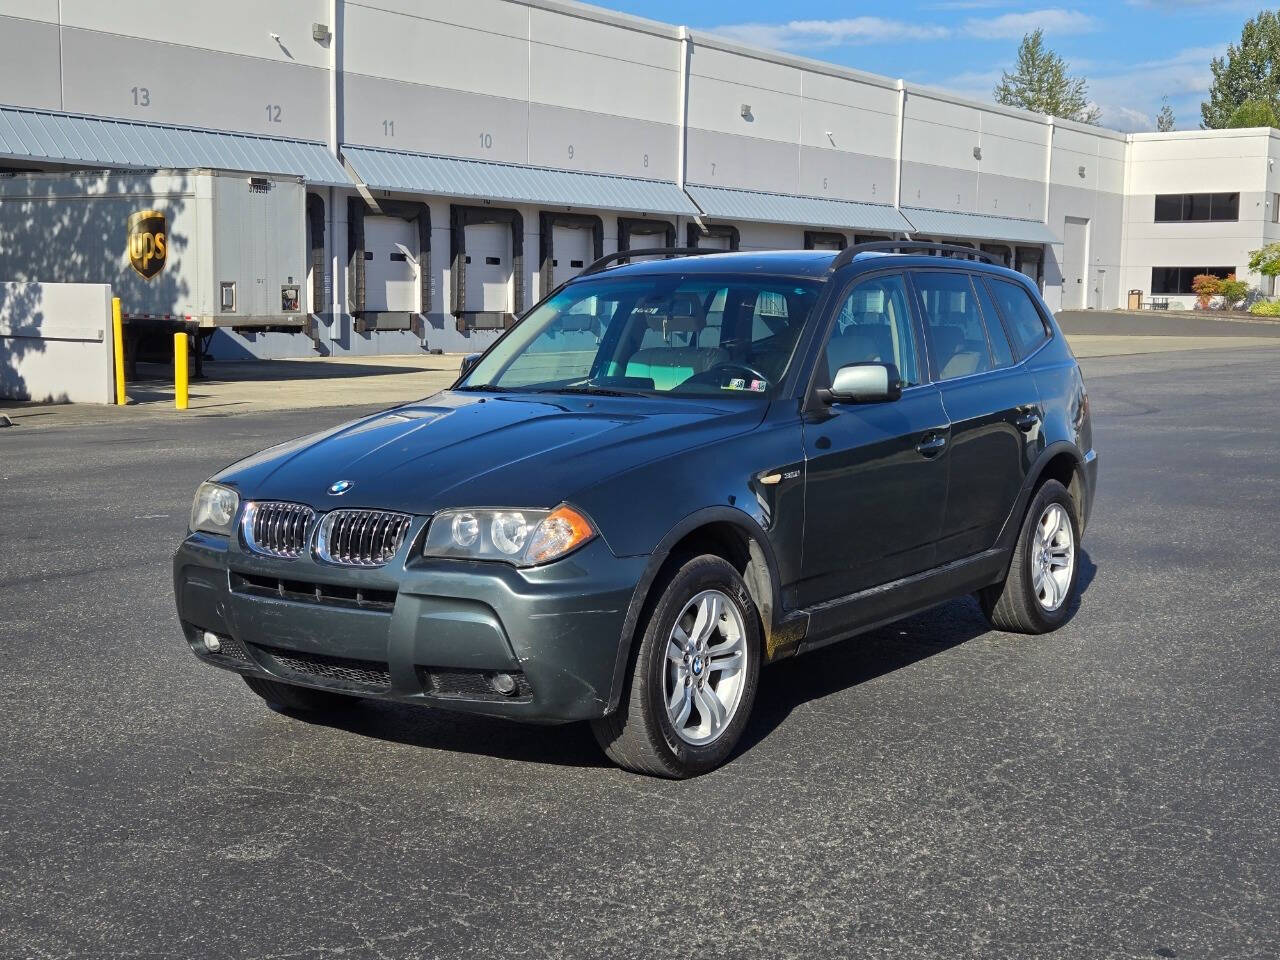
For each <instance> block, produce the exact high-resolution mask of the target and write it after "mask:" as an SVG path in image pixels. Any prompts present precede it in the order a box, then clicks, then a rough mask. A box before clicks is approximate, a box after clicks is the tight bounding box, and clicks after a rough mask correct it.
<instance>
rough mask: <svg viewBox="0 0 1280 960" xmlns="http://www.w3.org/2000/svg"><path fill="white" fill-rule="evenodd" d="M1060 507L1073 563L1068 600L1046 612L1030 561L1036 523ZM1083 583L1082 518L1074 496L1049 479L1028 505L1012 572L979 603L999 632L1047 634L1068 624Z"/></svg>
mask: <svg viewBox="0 0 1280 960" xmlns="http://www.w3.org/2000/svg"><path fill="white" fill-rule="evenodd" d="M1055 503H1056V504H1058V505H1060V506H1061V507H1062V508H1063V509H1064V510H1065V511H1066V514H1067V518H1068V519H1069V520H1070V523H1071V537H1072V545H1073V550H1074V563H1073V565H1072V570H1071V578H1070V581H1069V583H1068V585H1067V588H1066V597H1065V599H1063V600H1062V602H1061V603H1060V604H1059V605H1058V606H1057V608H1056V609H1053V610H1049V609H1046V608H1045V606H1044V604H1042V603H1041V602H1040V600H1039V598H1038V597H1037V594H1036V589H1035V586H1034V584H1033V580H1032V572H1031V559H1032V557H1033V555H1034V554H1033V551H1034V550H1035V537H1036V524H1037V523H1038V522H1039V520H1040V517H1041V516H1042V515H1043V514H1044V511H1045V510H1046V509H1047V508H1048V507H1049V505H1050V504H1055ZM1079 580H1080V518H1079V516H1077V514H1076V504H1075V501H1074V500H1073V499H1072V498H1071V494H1070V493H1068V492H1067V488H1066V487H1064V486H1063V485H1062V484H1061V483H1059V482H1058V481H1057V480H1046V481H1045V483H1044V485H1043V486H1041V487H1040V489H1039V490H1038V491H1036V495H1035V496H1034V497H1032V498H1031V503H1030V504H1029V505H1028V506H1027V513H1026V516H1025V517H1023V519H1022V529H1020V530H1019V531H1018V542H1017V544H1016V546H1015V547H1014V550H1013V559H1012V561H1011V562H1010V564H1009V572H1008V573H1007V574H1006V575H1005V578H1004V580H1003V581H1002V582H1001V583H997V584H993V585H992V586H990V587H984V588H983V589H982V590H980V591H978V603H979V604H980V605H981V607H982V612H983V613H985V614H986V615H987V619H988V620H990V621H991V625H992V626H993V627H995V628H996V629H997V630H1007V631H1009V632H1011V633H1033V634H1034V633H1048V632H1049V631H1050V630H1056V629H1058V627H1060V626H1062V625H1063V624H1064V623H1066V621H1067V619H1068V617H1070V615H1071V609H1072V607H1073V605H1074V601H1075V596H1076V588H1077V586H1078V584H1079Z"/></svg>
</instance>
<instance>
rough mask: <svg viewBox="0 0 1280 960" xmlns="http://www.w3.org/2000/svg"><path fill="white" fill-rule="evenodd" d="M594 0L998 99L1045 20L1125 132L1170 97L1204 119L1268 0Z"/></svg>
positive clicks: (1139, 126) (1185, 116) (1182, 112)
mask: <svg viewBox="0 0 1280 960" xmlns="http://www.w3.org/2000/svg"><path fill="white" fill-rule="evenodd" d="M595 2H596V3H598V4H599V5H600V6H605V7H609V8H611V9H614V10H622V11H625V12H627V13H632V14H637V15H639V16H644V17H650V18H652V19H654V20H662V21H665V22H667V23H677V24H680V23H682V24H685V25H687V26H689V27H693V28H701V29H704V30H712V31H715V32H717V33H721V34H725V35H727V36H731V37H734V38H736V39H738V40H740V41H743V42H745V43H750V44H752V45H754V46H763V47H771V48H774V49H779V50H785V51H788V52H790V53H796V54H800V55H802V56H809V57H815V58H817V59H820V60H828V61H833V62H835V63H840V64H844V65H846V66H850V67H855V68H857V69H860V70H868V71H870V72H872V73H880V74H885V75H888V76H891V77H904V78H906V79H907V80H909V81H915V82H917V83H924V84H928V85H930V86H936V87H943V88H945V89H948V90H952V91H954V92H956V93H958V94H962V95H964V96H968V97H973V98H975V99H980V100H990V99H991V90H992V88H993V87H994V86H995V83H996V81H997V80H998V79H999V78H1000V72H1001V70H1002V69H1004V68H1007V67H1009V66H1011V65H1012V63H1013V59H1014V55H1015V54H1016V52H1017V48H1018V41H1019V40H1020V39H1021V38H1022V35H1023V34H1024V33H1026V32H1028V31H1030V30H1034V29H1035V28H1036V27H1043V28H1044V31H1045V37H1046V42H1047V43H1048V45H1049V46H1050V47H1051V48H1052V49H1054V50H1056V51H1057V52H1058V53H1060V54H1061V55H1062V56H1063V57H1064V58H1066V60H1067V62H1068V63H1069V64H1070V65H1071V70H1072V72H1073V73H1074V74H1081V75H1083V76H1085V77H1086V78H1087V79H1088V81H1089V93H1090V97H1091V98H1092V99H1093V100H1094V102H1096V103H1097V104H1098V105H1099V106H1100V107H1101V108H1102V123H1103V124H1104V125H1105V126H1108V127H1113V128H1115V129H1118V130H1126V131H1128V130H1150V129H1153V128H1154V125H1155V116H1156V113H1157V112H1158V111H1159V109H1160V104H1161V97H1162V96H1167V97H1168V98H1169V103H1170V105H1172V107H1173V110H1174V115H1175V118H1176V120H1177V126H1178V128H1179V129H1190V128H1195V127H1198V126H1199V125H1200V101H1201V100H1203V99H1204V98H1205V94H1206V92H1207V90H1208V86H1209V80H1210V73H1209V60H1210V59H1211V58H1212V57H1213V56H1214V55H1217V54H1221V53H1222V52H1223V51H1224V50H1225V49H1226V46H1227V44H1228V43H1229V42H1232V41H1236V40H1239V38H1240V28H1241V27H1242V26H1243V24H1244V21H1245V20H1246V19H1247V18H1248V17H1250V16H1252V15H1254V14H1255V13H1257V11H1258V10H1259V8H1260V5H1259V3H1257V2H1256V0H1253V2H1244V3H1240V2H1235V0H1208V2H1206V0H1127V2H1125V0H1117V2H1113V3H1101V2H1099V3H1075V4H1071V5H1052V4H1050V3H1044V2H1040V3H1017V2H1008V0H932V2H911V0H898V2H882V0H867V2H845V3H840V2H835V3H833V2H830V0H827V2H823V3H819V2H817V0H789V2H787V3H778V2H765V0H702V2H700V3H688V2H683V3H682V2H676V0H595Z"/></svg>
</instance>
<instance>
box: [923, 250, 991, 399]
mask: <svg viewBox="0 0 1280 960" xmlns="http://www.w3.org/2000/svg"><path fill="white" fill-rule="evenodd" d="M915 283H916V290H917V291H919V293H920V303H921V306H923V307H924V332H925V337H926V338H927V339H928V342H929V352H930V353H931V354H932V356H933V365H934V370H935V371H936V372H937V376H938V379H939V380H954V379H955V378H956V377H967V376H971V375H973V374H975V373H985V372H986V371H988V370H990V369H992V367H993V364H992V360H991V348H990V346H989V345H988V343H987V333H986V330H985V329H984V328H983V325H982V313H981V312H980V311H979V309H978V300H977V298H976V297H975V296H974V293H973V286H972V285H971V284H970V282H969V276H968V274H964V273H925V272H923V271H922V272H920V273H917V274H916V277H915Z"/></svg>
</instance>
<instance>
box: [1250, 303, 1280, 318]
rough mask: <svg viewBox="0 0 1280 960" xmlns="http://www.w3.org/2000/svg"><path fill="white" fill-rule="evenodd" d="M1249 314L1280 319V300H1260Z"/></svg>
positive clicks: (1251, 308)
mask: <svg viewBox="0 0 1280 960" xmlns="http://www.w3.org/2000/svg"><path fill="white" fill-rule="evenodd" d="M1249 312H1250V313H1252V314H1253V315H1254V316H1255V317H1280V300H1259V301H1258V302H1257V303H1255V304H1254V305H1253V306H1251V307H1250V308H1249Z"/></svg>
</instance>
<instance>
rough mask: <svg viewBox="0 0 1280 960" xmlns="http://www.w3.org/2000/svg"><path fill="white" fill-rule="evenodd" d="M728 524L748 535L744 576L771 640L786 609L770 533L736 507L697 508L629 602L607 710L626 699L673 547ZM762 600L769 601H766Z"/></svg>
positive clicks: (652, 561)
mask: <svg viewBox="0 0 1280 960" xmlns="http://www.w3.org/2000/svg"><path fill="white" fill-rule="evenodd" d="M726 523H727V524H729V525H731V526H733V527H736V528H737V529H738V530H739V531H740V532H741V533H742V534H743V535H744V536H745V538H746V542H747V551H748V558H749V559H748V566H749V569H748V576H746V577H744V578H743V579H744V580H745V581H746V582H747V590H748V592H750V593H751V595H752V599H753V600H755V601H756V606H757V607H758V608H759V610H760V618H761V621H762V627H763V629H764V633H765V639H766V643H767V642H768V638H769V637H770V635H771V634H772V632H773V629H774V627H775V625H776V624H777V622H778V616H779V614H780V612H781V610H782V602H781V601H782V590H781V586H780V584H779V576H778V562H777V558H776V557H775V556H774V552H773V546H772V544H770V542H769V537H768V534H766V533H765V531H764V528H763V527H761V526H760V524H758V523H757V522H756V521H755V519H754V518H753V517H752V516H751V515H750V514H748V513H746V512H745V511H743V510H739V509H737V508H736V507H725V506H714V507H704V508H702V509H701V510H695V511H694V512H693V513H691V514H689V515H687V516H686V517H684V518H683V519H682V520H680V521H679V522H678V523H677V524H676V525H675V526H673V527H672V528H671V529H670V530H669V531H667V534H666V535H665V536H664V537H663V538H662V539H661V540H660V541H659V542H658V545H657V546H656V547H654V549H653V552H652V553H651V554H650V555H649V562H648V563H647V564H645V568H644V572H643V573H642V574H641V576H640V580H639V582H638V583H637V584H636V588H635V590H634V591H633V592H632V594H631V602H630V603H629V604H628V605H627V614H626V617H625V618H624V620H623V623H622V635H621V637H620V638H619V642H618V656H617V659H616V661H615V662H614V666H613V682H612V684H611V686H610V690H609V705H608V710H607V711H606V712H609V713H612V712H613V711H614V710H616V709H617V707H618V704H619V703H620V702H621V700H622V692H623V687H624V684H625V681H626V674H627V667H628V665H629V664H630V662H631V654H632V651H633V650H634V649H635V645H636V639H637V632H638V630H639V626H640V617H641V615H642V614H643V612H644V610H645V607H646V606H647V604H648V603H649V600H650V598H651V595H652V589H653V585H654V582H655V581H656V580H657V579H658V574H659V573H660V572H661V571H662V569H663V567H664V566H665V565H666V563H667V560H668V559H669V558H670V556H671V551H672V549H673V548H674V547H675V546H676V545H677V544H678V543H679V542H680V541H681V540H683V539H685V538H686V537H687V536H689V535H690V534H691V533H696V532H697V531H698V530H700V529H703V528H706V527H711V526H715V525H718V524H726ZM760 567H763V572H764V575H765V576H767V578H768V581H769V582H768V585H767V586H768V596H767V597H766V596H761V587H762V586H763V585H762V584H760V583H759V582H758V581H759V578H760V574H759V573H757V574H756V575H755V576H754V577H753V576H751V575H750V573H751V568H755V569H757V570H759V569H760ZM762 600H767V601H768V602H767V603H763V602H762Z"/></svg>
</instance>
